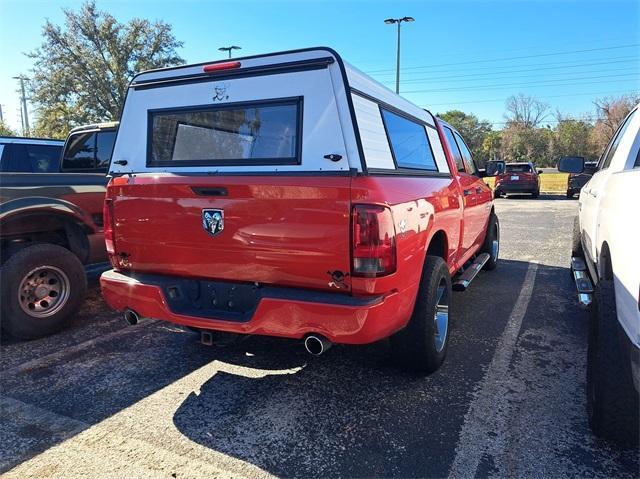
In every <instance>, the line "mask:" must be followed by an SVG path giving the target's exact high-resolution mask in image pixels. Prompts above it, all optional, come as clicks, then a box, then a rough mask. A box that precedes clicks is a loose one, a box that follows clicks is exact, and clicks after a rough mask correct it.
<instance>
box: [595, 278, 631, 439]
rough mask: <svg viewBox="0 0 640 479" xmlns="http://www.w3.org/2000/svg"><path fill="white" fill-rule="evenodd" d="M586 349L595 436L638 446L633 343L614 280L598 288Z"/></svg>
mask: <svg viewBox="0 0 640 479" xmlns="http://www.w3.org/2000/svg"><path fill="white" fill-rule="evenodd" d="M594 303H595V307H594V308H593V309H594V311H593V313H592V316H591V321H590V326H589V345H588V350H587V414H588V417H589V425H590V426H591V429H592V430H593V432H594V434H595V435H596V436H599V437H602V438H604V439H608V440H611V441H615V442H620V443H623V444H630V445H637V444H638V427H639V421H640V413H639V411H638V410H639V408H640V398H639V397H638V391H636V389H635V387H634V385H633V376H632V374H633V372H632V370H631V357H630V355H631V354H638V350H637V349H636V348H635V346H633V345H632V344H630V341H629V338H628V337H627V335H626V333H625V332H624V331H623V330H622V327H621V326H620V323H619V322H618V315H617V313H616V301H615V289H614V284H613V280H601V281H600V282H598V284H597V285H596V290H595V301H594Z"/></svg>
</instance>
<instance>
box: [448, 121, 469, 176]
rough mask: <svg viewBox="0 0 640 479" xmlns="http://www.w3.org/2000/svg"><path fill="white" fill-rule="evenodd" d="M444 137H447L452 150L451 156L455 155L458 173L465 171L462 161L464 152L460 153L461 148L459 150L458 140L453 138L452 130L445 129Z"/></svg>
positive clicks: (454, 160)
mask: <svg viewBox="0 0 640 479" xmlns="http://www.w3.org/2000/svg"><path fill="white" fill-rule="evenodd" d="M443 130H444V136H446V137H447V143H448V144H449V147H450V148H451V154H452V155H453V162H454V163H455V164H456V168H457V169H458V171H464V162H463V161H462V152H460V148H458V144H457V143H456V139H455V138H454V137H453V131H451V128H448V127H446V126H445V127H443Z"/></svg>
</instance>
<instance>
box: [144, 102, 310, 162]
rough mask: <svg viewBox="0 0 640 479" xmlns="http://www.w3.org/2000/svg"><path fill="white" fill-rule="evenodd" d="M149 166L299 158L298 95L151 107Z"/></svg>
mask: <svg viewBox="0 0 640 479" xmlns="http://www.w3.org/2000/svg"><path fill="white" fill-rule="evenodd" d="M148 128H149V131H148V149H147V166H174V167H175V166H177V167H179V166H210V165H296V164H300V156H301V138H302V98H286V99H278V100H266V101H257V102H242V103H229V104H224V105H205V106H194V107H185V108H173V109H162V110H150V111H149V116H148Z"/></svg>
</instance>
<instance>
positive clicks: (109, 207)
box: [102, 198, 116, 255]
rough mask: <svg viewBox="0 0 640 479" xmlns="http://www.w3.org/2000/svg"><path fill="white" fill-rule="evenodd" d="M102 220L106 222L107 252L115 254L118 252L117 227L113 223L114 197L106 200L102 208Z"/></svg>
mask: <svg viewBox="0 0 640 479" xmlns="http://www.w3.org/2000/svg"><path fill="white" fill-rule="evenodd" d="M102 221H103V222H104V242H105V245H106V247H107V254H108V255H113V254H115V253H116V248H115V239H116V238H115V228H114V224H113V199H111V198H107V199H105V200H104V207H103V210H102Z"/></svg>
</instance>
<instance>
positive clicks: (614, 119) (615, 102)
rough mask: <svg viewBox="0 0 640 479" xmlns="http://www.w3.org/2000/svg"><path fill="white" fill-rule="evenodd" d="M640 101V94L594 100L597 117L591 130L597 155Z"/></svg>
mask: <svg viewBox="0 0 640 479" xmlns="http://www.w3.org/2000/svg"><path fill="white" fill-rule="evenodd" d="M639 101H640V97H638V96H630V95H626V96H621V97H617V98H616V97H607V98H598V99H596V100H595V101H594V102H593V104H594V105H595V107H596V117H597V119H596V123H595V125H594V128H593V131H592V132H591V141H592V143H593V145H594V148H595V151H596V152H598V155H597V156H599V155H600V154H601V153H602V152H603V151H604V149H605V148H606V147H607V144H608V143H609V140H611V137H613V134H614V133H615V132H616V130H617V129H618V127H619V126H620V124H621V123H622V121H623V120H624V119H625V118H626V116H627V115H628V114H629V112H630V111H631V110H632V109H633V107H634V106H635V105H636V104H638V102H639Z"/></svg>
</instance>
